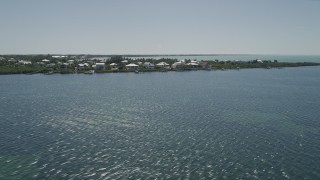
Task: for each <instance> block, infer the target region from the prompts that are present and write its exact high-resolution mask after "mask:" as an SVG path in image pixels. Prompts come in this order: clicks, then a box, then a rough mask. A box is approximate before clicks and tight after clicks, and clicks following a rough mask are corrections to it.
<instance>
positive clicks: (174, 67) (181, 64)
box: [171, 61, 185, 69]
mask: <svg viewBox="0 0 320 180" xmlns="http://www.w3.org/2000/svg"><path fill="white" fill-rule="evenodd" d="M184 65H185V64H184V62H183V61H179V62H175V63H173V64H172V65H171V67H172V68H173V69H176V68H183V67H184Z"/></svg>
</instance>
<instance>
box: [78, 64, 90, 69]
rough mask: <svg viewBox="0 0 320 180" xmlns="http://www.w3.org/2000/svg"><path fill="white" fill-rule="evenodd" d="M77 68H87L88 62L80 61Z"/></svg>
mask: <svg viewBox="0 0 320 180" xmlns="http://www.w3.org/2000/svg"><path fill="white" fill-rule="evenodd" d="M77 68H78V70H87V69H88V68H89V64H88V63H80V64H78V66H77Z"/></svg>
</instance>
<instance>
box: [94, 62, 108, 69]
mask: <svg viewBox="0 0 320 180" xmlns="http://www.w3.org/2000/svg"><path fill="white" fill-rule="evenodd" d="M95 69H96V70H105V69H106V64H104V63H96V66H95Z"/></svg>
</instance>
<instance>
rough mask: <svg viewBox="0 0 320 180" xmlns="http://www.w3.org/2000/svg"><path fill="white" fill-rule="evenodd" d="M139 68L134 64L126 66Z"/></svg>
mask: <svg viewBox="0 0 320 180" xmlns="http://www.w3.org/2000/svg"><path fill="white" fill-rule="evenodd" d="M137 66H138V65H136V64H133V63H131V64H128V65H126V67H137Z"/></svg>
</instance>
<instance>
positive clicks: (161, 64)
mask: <svg viewBox="0 0 320 180" xmlns="http://www.w3.org/2000/svg"><path fill="white" fill-rule="evenodd" d="M157 66H169V64H168V63H166V62H160V63H158V64H157Z"/></svg>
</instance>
